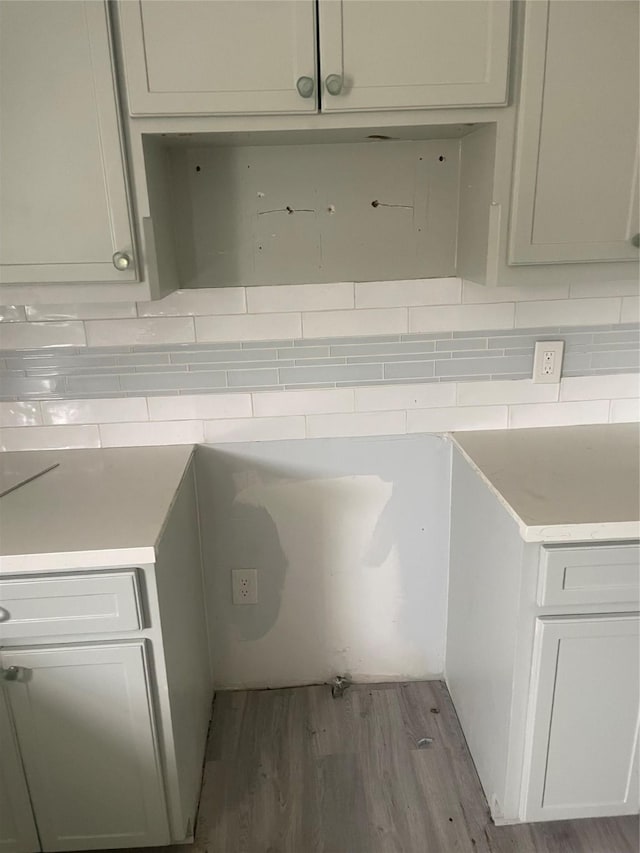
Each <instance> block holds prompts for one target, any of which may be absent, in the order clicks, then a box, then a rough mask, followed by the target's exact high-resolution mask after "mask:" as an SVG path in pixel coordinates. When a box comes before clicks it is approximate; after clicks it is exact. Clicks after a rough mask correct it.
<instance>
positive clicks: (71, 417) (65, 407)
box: [42, 397, 148, 424]
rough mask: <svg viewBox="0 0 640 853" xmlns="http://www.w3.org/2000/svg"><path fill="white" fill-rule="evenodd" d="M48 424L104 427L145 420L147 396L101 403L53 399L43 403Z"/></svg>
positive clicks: (109, 400)
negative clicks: (106, 424) (102, 425)
mask: <svg viewBox="0 0 640 853" xmlns="http://www.w3.org/2000/svg"><path fill="white" fill-rule="evenodd" d="M42 418H43V421H44V423H45V424H101V423H113V422H116V423H117V422H121V421H146V420H147V419H148V414H147V401H146V400H145V398H144V397H119V398H113V399H101V400H51V401H48V400H47V401H43V402H42Z"/></svg>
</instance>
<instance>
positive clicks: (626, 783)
mask: <svg viewBox="0 0 640 853" xmlns="http://www.w3.org/2000/svg"><path fill="white" fill-rule="evenodd" d="M639 623H640V619H639V617H638V616H637V615H619V616H618V615H611V616H575V617H562V618H558V617H549V618H541V619H538V622H537V625H536V638H535V648H534V661H533V683H532V696H531V704H530V714H531V717H530V719H531V720H532V721H533V725H532V728H531V730H530V738H529V742H528V750H527V763H526V765H525V778H526V779H527V784H525V796H524V809H523V811H524V815H523V818H524V820H525V821H536V820H558V819H564V818H578V817H606V816H609V815H624V814H635V813H636V812H637V811H638V805H639V803H638V726H639V720H640V700H639V689H640V685H639V672H640V646H639V643H638V639H639V631H638V627H639Z"/></svg>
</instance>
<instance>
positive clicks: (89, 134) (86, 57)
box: [0, 0, 137, 298]
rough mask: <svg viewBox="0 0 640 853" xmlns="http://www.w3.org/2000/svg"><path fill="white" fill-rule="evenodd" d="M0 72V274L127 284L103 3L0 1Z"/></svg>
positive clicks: (16, 280)
mask: <svg viewBox="0 0 640 853" xmlns="http://www.w3.org/2000/svg"><path fill="white" fill-rule="evenodd" d="M0 81H1V82H0V114H1V115H2V121H1V122H0V151H1V157H0V185H1V186H2V193H1V194H0V234H2V238H1V239H0V282H1V283H2V284H31V283H43V284H48V283H56V282H132V281H136V280H137V275H136V264H135V253H134V243H133V231H132V221H131V216H130V210H129V201H128V194H127V181H126V174H125V165H124V149H123V140H122V138H121V134H120V127H119V122H118V112H117V98H116V88H115V79H114V71H113V66H112V56H111V43H110V29H109V20H108V11H107V5H106V3H104V2H101V0H56V2H55V3H52V2H39V1H38V0H33V2H28V3H27V2H21V0H1V2H0ZM122 298H125V296H124V293H123V297H122Z"/></svg>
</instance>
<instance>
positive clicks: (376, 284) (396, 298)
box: [356, 278, 462, 308]
mask: <svg viewBox="0 0 640 853" xmlns="http://www.w3.org/2000/svg"><path fill="white" fill-rule="evenodd" d="M461 293H462V281H461V280H460V279H459V278H425V279H416V280H415V281H363V282H359V283H358V284H356V308H396V307H399V306H407V307H408V306H410V305H455V304H457V303H459V302H460V297H461Z"/></svg>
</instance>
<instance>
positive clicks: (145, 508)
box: [0, 445, 193, 573]
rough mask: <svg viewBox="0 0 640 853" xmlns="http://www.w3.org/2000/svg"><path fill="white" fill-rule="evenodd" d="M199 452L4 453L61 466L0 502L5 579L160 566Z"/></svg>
mask: <svg viewBox="0 0 640 853" xmlns="http://www.w3.org/2000/svg"><path fill="white" fill-rule="evenodd" d="M192 453H193V447H192V446H191V445H179V446H172V447H122V448H120V447H119V448H104V449H101V450H48V451H37V452H34V453H33V454H31V453H15V454H3V456H4V457H5V459H6V460H7V461H11V460H10V457H12V456H15V457H20V458H21V459H22V460H26V459H27V458H28V457H32V459H36V457H37V462H38V463H42V465H43V467H44V466H46V465H48V464H53V463H59V464H58V467H56V468H54V469H53V470H51V471H47V473H45V474H42V476H40V477H37V478H36V479H34V480H31V481H30V482H28V483H25V484H24V485H22V486H20V487H19V488H17V489H15V490H14V491H12V492H9V494H6V495H4V496H3V497H1V498H0V573H7V572H25V571H38V570H41V571H45V570H55V569H65V570H67V569H80V568H93V567H96V566H122V565H132V564H136V563H138V564H140V563H152V562H154V559H155V546H156V543H157V542H158V540H159V538H160V534H161V533H162V529H163V526H164V523H165V520H166V518H167V515H168V512H169V509H170V507H171V505H172V503H173V500H174V498H175V495H176V493H177V491H178V487H179V486H180V482H181V480H182V477H183V475H184V473H185V470H186V469H187V466H188V464H189V460H190V459H191V455H192ZM18 461H19V460H16V464H17V463H18Z"/></svg>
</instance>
